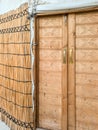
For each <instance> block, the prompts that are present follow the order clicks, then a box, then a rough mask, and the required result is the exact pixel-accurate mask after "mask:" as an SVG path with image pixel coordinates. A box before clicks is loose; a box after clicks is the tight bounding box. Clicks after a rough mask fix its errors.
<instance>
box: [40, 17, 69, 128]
mask: <svg viewBox="0 0 98 130" xmlns="http://www.w3.org/2000/svg"><path fill="white" fill-rule="evenodd" d="M37 42H38V59H37V61H38V63H37V64H38V77H39V79H37V81H38V80H39V81H38V87H37V88H38V89H37V92H38V94H37V95H38V96H37V123H38V127H40V128H44V129H49V130H50V129H51V130H65V129H67V57H66V54H67V16H64V15H57V16H42V17H38V18H37Z"/></svg>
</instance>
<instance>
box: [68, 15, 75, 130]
mask: <svg viewBox="0 0 98 130" xmlns="http://www.w3.org/2000/svg"><path fill="white" fill-rule="evenodd" d="M75 26H76V21H75V14H69V16H68V50H69V51H68V127H72V129H73V130H76V102H75V101H76V99H75V98H76V97H75V93H76V91H75V87H76V86H75V31H76V30H75ZM70 50H72V52H73V54H72V57H71V58H72V59H73V63H70Z"/></svg>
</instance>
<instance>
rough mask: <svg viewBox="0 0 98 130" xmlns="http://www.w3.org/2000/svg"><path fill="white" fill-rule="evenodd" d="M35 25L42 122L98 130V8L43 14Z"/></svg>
mask: <svg viewBox="0 0 98 130" xmlns="http://www.w3.org/2000/svg"><path fill="white" fill-rule="evenodd" d="M92 17H93V18H92ZM96 27H97V28H96ZM36 30H37V32H36V34H37V35H36V39H37V43H38V46H37V86H36V87H37V112H36V113H37V116H36V118H37V127H39V128H43V129H46V130H98V66H97V65H98V38H97V36H98V13H97V12H89V13H78V14H68V15H55V16H39V17H38V18H37V28H36Z"/></svg>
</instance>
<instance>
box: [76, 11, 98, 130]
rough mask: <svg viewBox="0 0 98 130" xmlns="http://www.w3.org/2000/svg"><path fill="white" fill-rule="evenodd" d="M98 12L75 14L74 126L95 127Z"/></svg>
mask: <svg viewBox="0 0 98 130" xmlns="http://www.w3.org/2000/svg"><path fill="white" fill-rule="evenodd" d="M97 24H98V13H97V12H90V13H80V14H77V15H76V130H87V129H89V130H97V129H98V122H97V120H98V103H97V102H98V87H97V86H98V85H97V84H98V70H97V66H98V59H97V58H98V53H97V52H98V42H97V35H98V30H97V29H98V28H97Z"/></svg>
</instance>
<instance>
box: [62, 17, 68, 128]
mask: <svg viewBox="0 0 98 130" xmlns="http://www.w3.org/2000/svg"><path fill="white" fill-rule="evenodd" d="M67 48H68V45H67V16H63V48H62V120H61V123H62V130H67V80H68V79H67V78H68V77H67V64H68V63H67ZM64 57H65V62H66V63H64V61H63V60H64Z"/></svg>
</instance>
